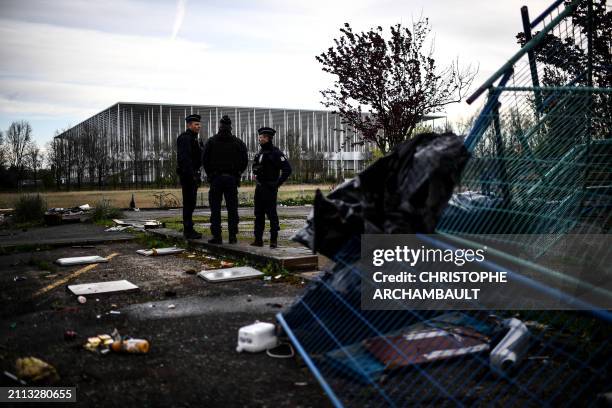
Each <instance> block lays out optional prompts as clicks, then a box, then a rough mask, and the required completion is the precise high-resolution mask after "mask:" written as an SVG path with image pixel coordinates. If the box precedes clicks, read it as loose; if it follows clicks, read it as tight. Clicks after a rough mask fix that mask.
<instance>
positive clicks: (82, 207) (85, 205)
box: [79, 204, 91, 211]
mask: <svg viewBox="0 0 612 408" xmlns="http://www.w3.org/2000/svg"><path fill="white" fill-rule="evenodd" d="M79 208H80V209H81V210H83V211H89V210H91V206H90V205H89V204H83V205H79Z"/></svg>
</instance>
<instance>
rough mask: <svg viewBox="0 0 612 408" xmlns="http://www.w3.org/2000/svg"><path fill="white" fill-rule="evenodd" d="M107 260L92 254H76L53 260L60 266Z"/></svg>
mask: <svg viewBox="0 0 612 408" xmlns="http://www.w3.org/2000/svg"><path fill="white" fill-rule="evenodd" d="M104 262H108V259H106V258H103V257H101V256H98V255H93V256H77V257H74V258H59V259H57V260H56V261H55V263H56V264H58V265H60V266H72V265H87V264H95V263H104Z"/></svg>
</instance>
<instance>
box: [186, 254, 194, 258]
mask: <svg viewBox="0 0 612 408" xmlns="http://www.w3.org/2000/svg"><path fill="white" fill-rule="evenodd" d="M187 258H195V255H193V254H191V255H187Z"/></svg>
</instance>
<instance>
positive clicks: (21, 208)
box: [15, 194, 47, 223]
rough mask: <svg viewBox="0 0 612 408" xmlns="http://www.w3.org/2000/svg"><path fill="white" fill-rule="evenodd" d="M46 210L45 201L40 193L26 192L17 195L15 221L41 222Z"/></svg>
mask: <svg viewBox="0 0 612 408" xmlns="http://www.w3.org/2000/svg"><path fill="white" fill-rule="evenodd" d="M45 211H47V202H46V201H45V200H44V199H43V198H42V197H41V196H40V194H28V195H22V196H20V197H19V199H18V200H17V202H16V203H15V221H17V222H19V223H24V222H34V223H38V222H42V221H43V219H44V216H45Z"/></svg>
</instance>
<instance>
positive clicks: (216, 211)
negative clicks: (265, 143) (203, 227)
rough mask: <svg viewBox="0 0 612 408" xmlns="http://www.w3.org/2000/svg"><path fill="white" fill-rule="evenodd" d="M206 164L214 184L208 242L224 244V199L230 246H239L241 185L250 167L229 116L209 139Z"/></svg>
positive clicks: (245, 152) (205, 148)
mask: <svg viewBox="0 0 612 408" xmlns="http://www.w3.org/2000/svg"><path fill="white" fill-rule="evenodd" d="M202 164H203V165H204V171H205V172H206V177H207V179H208V182H209V183H210V190H209V191H208V203H209V205H210V232H211V233H212V236H213V238H212V239H210V240H209V241H208V242H210V243H214V244H220V243H222V240H221V200H222V199H223V197H225V206H226V207H227V226H228V231H229V242H230V244H233V243H236V234H237V233H238V222H239V218H238V186H239V184H240V177H241V176H242V173H243V172H244V171H245V170H246V168H247V166H248V164H249V157H248V153H247V148H246V145H245V144H244V142H243V141H242V140H240V139H238V138H237V137H236V136H234V135H232V121H231V120H230V118H229V117H228V116H227V115H226V116H223V117H222V118H221V121H220V122H219V132H218V133H217V134H216V135H214V136H213V137H211V138H210V139H208V141H207V142H206V145H205V146H204V152H203V154H202Z"/></svg>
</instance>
